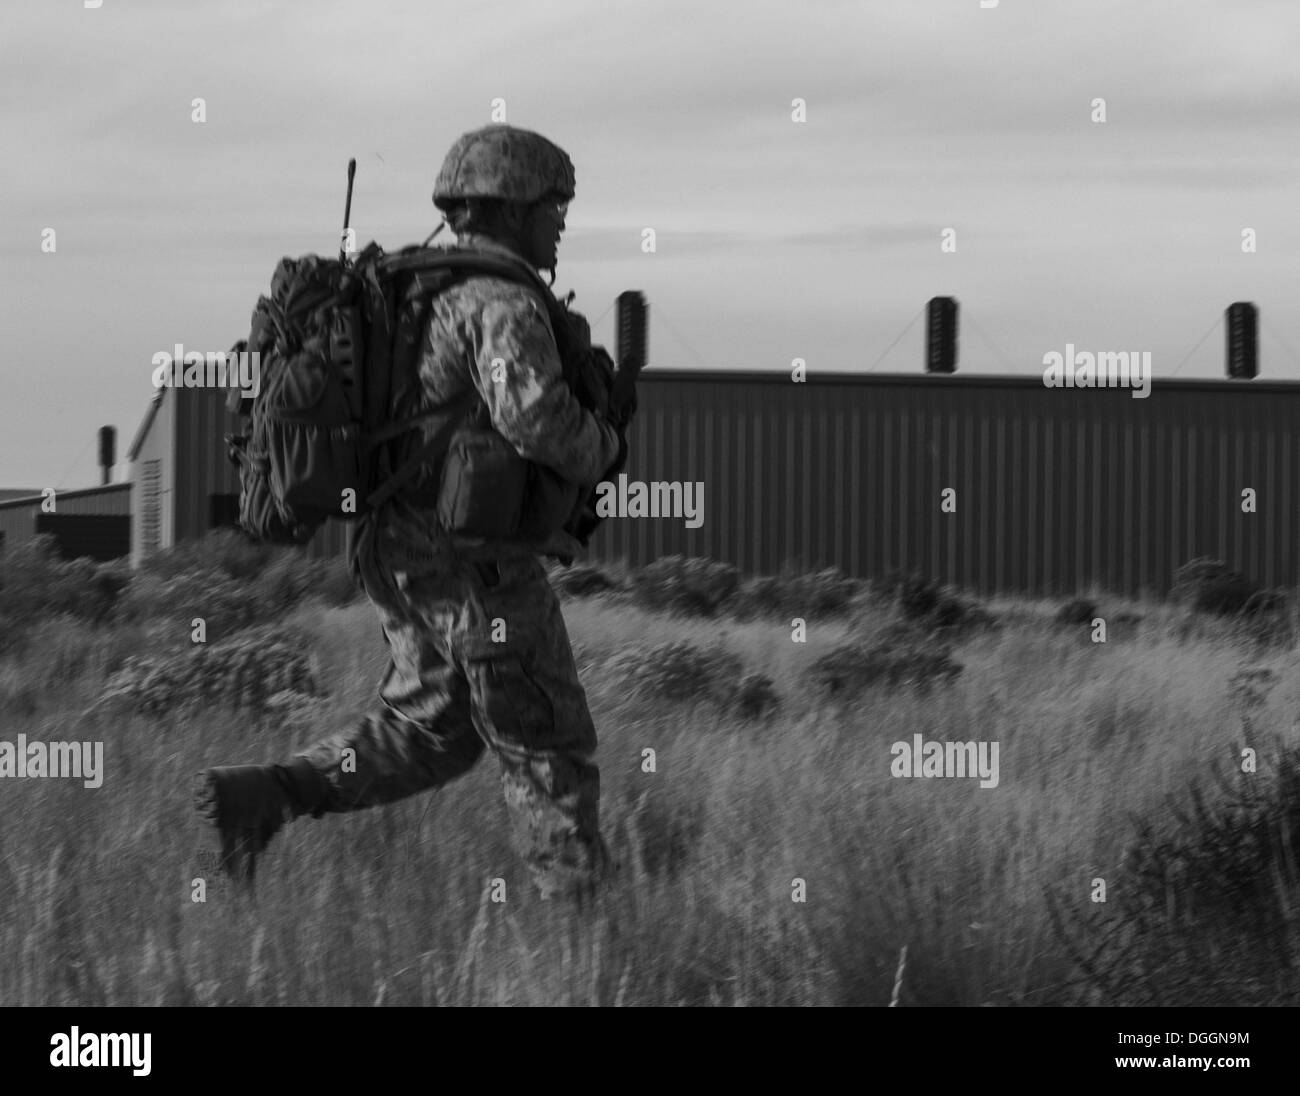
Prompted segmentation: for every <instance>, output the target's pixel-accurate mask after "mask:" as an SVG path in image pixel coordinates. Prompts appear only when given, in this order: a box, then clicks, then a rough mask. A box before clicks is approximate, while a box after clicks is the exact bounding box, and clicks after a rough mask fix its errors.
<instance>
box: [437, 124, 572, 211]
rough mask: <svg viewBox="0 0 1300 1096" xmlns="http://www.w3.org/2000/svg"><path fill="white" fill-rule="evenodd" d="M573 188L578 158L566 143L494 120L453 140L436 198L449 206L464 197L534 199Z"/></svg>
mask: <svg viewBox="0 0 1300 1096" xmlns="http://www.w3.org/2000/svg"><path fill="white" fill-rule="evenodd" d="M573 193H574V179H573V161H572V160H570V159H569V157H568V154H567V153H566V152H565V151H564V149H562V148H560V147H559V146H558V145H554V144H552V143H551V142H550V141H548V140H547V139H546V138H545V137H543V136H542V135H541V134H539V133H533V132H532V131H531V130H527V129H518V128H517V127H515V126H507V125H494V126H484V127H483V128H482V129H476V130H472V131H471V132H469V133H466V134H465V135H464V136H462V137H461V138H460V139H459V140H458V141H457V142H456V143H455V144H454V145H452V146H451V151H450V152H448V153H447V158H446V159H445V160H443V162H442V170H441V171H439V172H438V181H437V182H436V183H434V185H433V204H434V205H436V206H437V207H438V208H439V209H442V210H446V209H447V208H448V207H449V206H450V205H451V204H452V203H453V202H456V201H459V200H460V199H463V198H501V199H504V200H505V201H510V202H535V201H537V199H539V198H541V197H543V196H545V195H548V194H560V195H562V196H563V197H564V198H572V197H573Z"/></svg>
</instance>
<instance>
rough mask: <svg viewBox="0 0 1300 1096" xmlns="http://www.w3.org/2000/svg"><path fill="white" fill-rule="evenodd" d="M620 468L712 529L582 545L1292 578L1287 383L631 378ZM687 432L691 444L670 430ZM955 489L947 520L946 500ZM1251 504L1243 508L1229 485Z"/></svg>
mask: <svg viewBox="0 0 1300 1096" xmlns="http://www.w3.org/2000/svg"><path fill="white" fill-rule="evenodd" d="M639 402H640V407H639V411H638V420H637V422H636V424H635V426H634V428H633V432H632V436H631V451H630V457H629V461H628V474H629V476H630V477H631V478H632V479H636V480H642V481H656V480H666V481H673V480H692V481H702V482H703V483H704V485H705V486H704V497H705V524H704V526H703V528H700V529H695V530H692V529H687V528H685V525H684V522H683V521H682V520H681V519H679V518H664V517H660V518H628V517H623V518H614V519H611V520H610V521H608V522H607V523H606V524H605V525H604V526H603V527H602V529H601V530H600V531H599V532H598V533H597V534H596V536H595V537H594V538H593V543H592V553H591V555H592V557H593V558H594V559H597V560H600V559H607V560H612V559H625V560H627V561H628V562H629V563H631V564H633V565H635V566H640V565H644V564H645V563H648V562H650V561H651V560H653V559H655V558H656V557H658V556H660V555H665V554H670V553H671V554H681V555H698V556H709V557H712V558H714V559H722V560H727V561H730V562H733V563H735V564H737V565H738V566H739V567H740V568H741V570H742V571H745V572H747V573H759V572H766V573H771V572H774V571H777V570H779V569H780V568H781V567H782V566H783V565H791V566H794V567H797V568H799V569H802V570H807V569H813V568H820V567H826V566H832V565H834V566H838V567H840V568H841V569H843V570H844V571H846V572H848V573H849V574H852V575H856V576H861V577H867V576H871V575H878V574H882V573H884V572H886V571H889V570H893V569H896V568H902V569H907V570H916V571H919V572H921V573H923V574H925V575H929V576H933V577H936V578H941V579H943V580H945V581H948V582H952V583H955V584H958V585H961V586H965V587H968V588H972V589H975V590H979V591H981V592H984V593H989V592H993V591H995V590H1018V591H1023V592H1027V593H1035V594H1051V595H1064V594H1067V593H1072V592H1075V591H1081V590H1087V589H1089V588H1098V589H1112V590H1117V591H1124V592H1128V593H1138V592H1140V591H1142V590H1144V589H1145V590H1149V591H1151V592H1153V593H1163V592H1166V591H1167V590H1168V589H1169V587H1170V585H1171V584H1172V579H1173V573H1174V571H1175V570H1176V568H1177V567H1179V566H1180V565H1181V564H1183V563H1185V562H1186V561H1188V560H1189V559H1192V558H1194V557H1196V556H1200V555H1208V556H1213V557H1216V558H1221V559H1224V560H1226V561H1227V562H1228V563H1229V564H1230V565H1231V566H1233V567H1236V568H1238V569H1240V570H1242V571H1244V572H1246V573H1247V574H1249V575H1250V576H1252V577H1254V578H1256V579H1258V580H1260V581H1262V582H1265V583H1267V584H1269V585H1294V584H1297V582H1300V568H1298V566H1297V559H1296V555H1295V551H1294V548H1293V546H1294V545H1295V543H1296V536H1297V533H1300V512H1298V511H1300V507H1298V506H1297V503H1296V500H1295V499H1294V494H1293V487H1294V468H1293V462H1294V461H1295V460H1296V459H1297V457H1298V456H1300V445H1298V444H1297V439H1296V434H1297V432H1298V431H1300V385H1297V384H1294V383H1290V382H1271V381H1259V380H1254V381H1229V380H1222V381H1181V382H1180V381H1177V380H1173V381H1163V382H1162V381H1156V382H1155V383H1154V385H1153V388H1152V391H1151V394H1150V396H1149V397H1147V398H1145V399H1134V398H1133V396H1132V393H1131V392H1129V391H1128V390H1126V389H1096V390H1093V389H1048V388H1045V387H1044V386H1043V384H1042V383H1041V381H1040V380H1039V379H1037V378H1035V377H1024V378H1019V377H1016V378H1012V377H981V376H962V375H960V374H958V375H954V376H935V375H921V374H917V375H906V376H897V375H894V376H870V375H862V376H847V375H846V376H841V377H833V376H822V377H815V378H810V379H809V380H808V381H807V382H806V383H799V384H796V383H794V382H792V381H791V380H790V378H789V376H788V375H786V374H783V373H779V374H772V375H769V376H765V375H758V374H752V373H747V374H742V375H735V376H734V377H733V376H729V375H727V374H720V373H698V372H685V371H677V370H656V371H648V372H647V373H646V374H644V383H643V384H642V386H641V393H640V401H639ZM678 432H680V434H682V435H689V436H690V437H692V438H698V439H699V441H700V444H698V445H694V444H681V443H679V444H677V445H672V444H669V440H670V439H672V438H673V437H674V436H676V434H677V433H678ZM946 488H954V489H955V490H956V493H957V494H956V504H957V508H956V512H955V513H944V512H943V510H942V509H941V505H940V504H941V498H942V496H941V492H943V490H944V489H946ZM1246 488H1253V489H1254V491H1255V492H1256V503H1255V505H1256V512H1255V513H1253V514H1251V513H1244V512H1243V511H1242V491H1243V490H1244V489H1246Z"/></svg>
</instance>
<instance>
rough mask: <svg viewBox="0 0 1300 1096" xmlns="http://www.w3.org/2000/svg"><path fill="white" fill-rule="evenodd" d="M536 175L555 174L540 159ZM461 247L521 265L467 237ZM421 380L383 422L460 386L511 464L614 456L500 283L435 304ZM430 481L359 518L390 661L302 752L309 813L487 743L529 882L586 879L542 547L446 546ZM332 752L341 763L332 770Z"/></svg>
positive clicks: (386, 789)
mask: <svg viewBox="0 0 1300 1096" xmlns="http://www.w3.org/2000/svg"><path fill="white" fill-rule="evenodd" d="M507 128H508V127H489V130H488V131H480V132H488V133H489V134H490V135H492V136H494V137H495V138H499V140H498V142H497V143H498V145H499V144H500V143H501V140H504V141H506V142H507V143H508V142H509V140H510V137H509V135H508V134H507V135H502V134H500V133H499V132H497V133H494V132H493V131H499V130H504V129H507ZM514 132H516V133H517V132H518V131H514ZM467 136H472V135H467ZM464 141H465V139H462V142H461V143H464ZM459 144H460V143H458V146H457V148H459ZM527 147H529V148H533V147H536V146H534V145H529V146H527ZM551 147H554V146H551ZM457 148H453V150H452V154H450V155H449V157H448V165H449V166H454V164H455V163H456V162H457V161H456V156H457ZM489 151H491V149H490V148H489ZM556 151H557V152H558V150H556ZM481 152H482V150H481V149H479V148H478V146H474V145H471V149H470V153H469V154H467V155H462V156H461V158H460V161H459V163H460V164H461V166H462V167H464V166H465V165H467V164H468V165H469V166H470V167H474V166H475V165H476V164H477V163H478V159H479V155H480V153H481ZM559 155H560V156H563V153H559ZM485 162H486V161H485ZM564 162H565V163H567V157H564ZM447 170H448V169H447V167H444V173H446V171H447ZM547 170H549V171H551V173H552V175H553V174H554V172H555V170H557V169H556V165H555V164H550V165H549V167H548V168H547ZM569 171H570V174H569V178H570V180H571V179H572V174H571V168H570V169H569ZM469 174H470V176H471V181H473V180H475V179H478V178H479V176H478V175H475V174H474V172H472V171H471V172H470V173H469ZM441 182H442V179H441V177H440V183H441ZM435 193H436V192H435ZM459 243H461V244H462V245H470V246H473V247H476V248H481V249H483V250H486V251H493V252H495V253H498V254H503V255H508V256H511V257H513V258H515V259H519V258H520V256H518V255H516V254H515V253H514V252H513V251H511V250H510V249H509V248H507V247H505V246H504V245H502V244H499V243H496V242H494V241H492V240H490V239H488V238H486V237H483V236H477V235H472V234H470V235H467V236H465V237H462V238H461V239H460V241H459ZM494 361H496V362H497V366H498V369H497V377H496V378H495V379H494V377H493V373H494ZM420 379H421V398H422V405H421V406H420V407H417V408H405V409H402V408H398V409H395V411H396V412H397V413H399V414H408V413H411V412H412V411H421V410H426V409H436V408H438V407H441V406H445V405H449V404H452V403H453V402H454V401H456V400H457V399H461V398H464V397H465V396H466V394H467V393H468V391H469V388H470V386H472V387H473V389H474V390H475V391H476V392H477V394H478V397H479V399H481V401H482V404H485V405H486V407H487V410H488V412H489V413H490V416H491V421H492V425H493V426H494V427H495V429H496V430H497V431H498V432H500V433H501V434H502V436H504V437H505V438H506V439H507V440H508V441H509V442H510V443H511V444H512V445H513V446H514V448H515V449H516V450H517V451H518V452H519V453H520V455H522V456H524V457H525V458H527V459H529V460H533V461H536V462H538V463H541V464H545V465H549V466H550V467H551V468H553V469H555V470H556V471H557V472H559V473H560V474H561V475H562V476H563V477H564V478H565V479H567V480H570V481H573V482H576V483H582V484H594V483H596V482H598V481H599V480H600V478H601V475H602V473H603V472H604V471H605V470H606V469H607V468H609V467H610V465H611V464H613V463H614V461H615V459H616V457H617V455H618V450H619V438H618V433H617V431H616V430H615V428H614V427H613V426H611V425H610V424H609V423H607V422H604V421H602V420H600V419H598V418H597V417H596V416H593V415H592V414H591V413H590V412H588V411H586V410H584V409H583V408H582V407H581V406H580V405H579V404H578V402H577V400H576V399H575V398H574V396H573V394H572V393H571V392H570V391H569V388H568V386H567V385H566V384H565V382H564V380H563V376H562V373H561V365H560V359H559V356H558V353H557V350H556V343H555V337H554V333H553V331H552V329H551V324H550V320H549V318H548V316H547V313H546V309H545V307H544V306H543V304H542V302H541V301H539V300H538V299H537V297H536V295H535V294H534V293H532V292H530V291H529V290H527V289H525V288H524V287H522V286H520V285H517V284H515V283H513V282H508V281H506V280H504V279H501V278H495V277H473V278H469V279H467V280H465V281H464V282H462V283H460V284H458V285H456V286H454V287H453V288H451V289H450V290H448V291H447V292H445V293H444V294H443V295H442V296H440V297H439V298H438V299H437V300H436V301H435V302H434V305H433V309H432V313H431V316H430V319H429V322H428V326H427V329H426V334H425V345H424V349H423V353H422V356H421V361H420ZM469 404H470V406H472V407H473V408H474V410H473V411H470V412H468V413H467V414H474V413H475V412H476V411H477V412H479V413H481V410H480V409H481V406H482V404H480V403H479V400H470V401H469ZM430 429H432V427H431V428H430ZM428 486H429V485H428V484H427V483H426V484H421V483H420V482H419V481H417V482H416V483H415V484H414V485H412V487H411V488H410V489H409V491H408V492H406V493H404V494H402V495H399V496H398V497H397V498H395V499H394V500H393V501H392V502H391V503H389V504H388V505H387V506H385V507H384V508H383V509H382V510H381V511H380V512H379V513H378V514H377V515H375V516H373V517H371V518H368V519H367V520H366V522H364V523H363V525H362V528H361V533H360V537H359V541H358V550H357V552H356V555H355V558H354V566H355V567H356V569H357V571H358V573H359V576H360V578H361V581H362V583H363V585H364V587H365V590H366V593H367V595H368V596H369V597H370V599H371V601H372V602H373V603H374V604H375V607H376V609H377V610H378V612H379V616H380V621H381V623H382V625H383V629H384V635H385V637H386V639H387V641H388V645H389V648H390V654H391V661H390V664H389V667H388V671H387V673H386V674H385V676H384V679H383V681H382V683H381V685H380V690H379V695H380V699H381V700H382V701H383V707H382V708H381V709H379V710H377V711H375V712H373V713H371V714H369V715H367V716H366V717H365V718H364V719H363V720H362V721H361V723H360V724H359V725H358V726H356V727H354V728H353V729H351V730H349V731H346V732H343V733H341V734H338V735H335V736H333V737H331V738H328V739H326V740H324V741H322V742H320V743H318V744H317V745H315V746H313V747H312V748H311V749H309V750H307V751H306V752H305V753H303V754H302V755H300V757H301V759H302V760H303V761H305V762H307V763H308V764H309V765H310V767H311V769H313V770H315V772H316V773H318V774H320V776H322V777H323V780H324V784H325V785H327V787H328V790H327V792H326V793H325V794H324V795H323V797H322V799H321V800H320V801H319V802H318V803H316V804H314V805H313V809H312V813H313V814H315V815H317V816H319V815H320V814H321V813H323V812H324V811H348V810H356V809H359V808H363V807H369V806H374V805H376V804H380V803H388V802H391V801H393V800H396V799H401V798H403V797H405V796H408V795H412V794H414V793H416V792H422V791H426V790H428V789H431V788H436V787H439V786H441V785H443V784H445V783H447V782H448V781H449V780H452V779H454V778H455V777H457V776H459V775H461V774H462V773H464V772H465V771H467V770H468V769H469V768H470V767H471V766H472V765H473V764H474V763H475V762H476V761H477V760H478V758H479V757H480V755H481V754H482V753H483V751H484V749H485V747H491V749H492V751H493V752H494V753H495V754H496V755H497V759H498V761H499V763H500V766H501V776H502V782H503V784H504V788H505V797H506V803H507V806H508V807H509V811H510V814H511V817H512V821H513V823H514V827H515V833H516V840H517V843H518V845H519V847H520V851H521V853H522V854H523V856H524V858H525V860H526V862H527V863H528V865H529V867H530V869H531V870H532V872H533V875H534V878H535V879H536V881H537V884H538V886H539V888H540V889H541V891H542V892H543V894H548V895H549V894H551V893H554V892H557V891H568V890H570V889H573V888H575V887H577V886H580V885H581V884H583V883H584V882H586V881H587V880H589V879H590V878H591V877H592V875H593V874H595V873H596V872H598V870H599V868H600V867H601V866H602V863H603V859H604V846H603V842H602V841H601V839H600V837H599V833H598V829H597V807H598V800H599V794H600V775H599V770H598V769H597V768H596V766H595V765H594V764H592V762H591V760H590V759H591V755H592V753H593V751H594V750H595V747H596V733H595V728H594V726H593V725H592V720H591V714H590V712H589V711H588V708H587V700H586V694H585V692H584V691H583V688H582V686H581V684H580V683H579V681H578V675H577V670H576V667H575V666H574V662H573V654H572V651H571V649H570V646H569V638H568V634H567V632H566V630H565V626H564V619H563V617H562V615H561V612H560V607H559V604H558V602H557V600H556V597H555V594H554V592H553V591H552V590H551V587H550V583H549V582H548V580H547V577H546V573H545V570H544V568H543V567H542V564H541V563H540V562H539V560H538V558H537V554H536V553H537V552H538V551H539V550H540V551H548V550H550V549H551V548H554V547H555V546H556V545H554V544H551V543H550V542H548V543H547V544H546V545H531V546H530V545H520V544H509V543H501V542H487V541H482V540H479V541H470V540H465V539H463V538H456V537H452V536H451V535H449V534H448V533H447V532H446V531H445V530H443V529H442V528H441V527H440V526H439V524H438V523H437V521H436V519H435V514H434V510H433V508H432V506H429V505H427V504H420V503H416V502H413V501H411V500H412V499H413V498H417V497H420V496H421V494H422V493H423V495H424V497H425V498H427V497H428V491H427V488H428ZM560 536H561V538H562V539H567V538H564V537H563V535H562V534H561V535H560ZM565 547H567V546H565ZM345 750H351V751H354V753H353V754H350V755H345V754H344V751H345ZM345 757H348V758H355V763H354V764H353V763H351V762H350V763H348V764H343V761H344V758H345ZM348 770H355V771H348Z"/></svg>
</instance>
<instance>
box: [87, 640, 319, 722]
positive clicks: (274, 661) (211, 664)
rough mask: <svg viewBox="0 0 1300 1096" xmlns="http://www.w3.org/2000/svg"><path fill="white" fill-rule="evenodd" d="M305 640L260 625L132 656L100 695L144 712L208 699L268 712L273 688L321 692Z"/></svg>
mask: <svg viewBox="0 0 1300 1096" xmlns="http://www.w3.org/2000/svg"><path fill="white" fill-rule="evenodd" d="M309 644H310V641H309V639H308V638H307V637H306V636H305V635H303V634H301V633H296V632H291V631H285V630H282V629H271V628H266V627H261V628H250V629H248V630H246V631H243V632H240V633H238V634H237V635H235V636H233V637H231V638H230V639H229V640H227V641H225V642H223V643H213V644H211V645H208V644H198V645H195V646H194V647H192V648H188V649H183V650H181V651H179V652H177V653H175V654H169V655H160V656H157V657H153V658H149V657H143V656H139V655H132V656H129V657H128V658H127V659H126V660H125V662H124V663H123V664H122V667H121V669H119V670H118V671H117V672H116V673H115V674H113V675H112V677H110V678H109V681H108V683H107V685H106V686H105V688H104V692H103V694H102V695H101V697H100V700H101V701H103V702H109V701H119V702H124V703H126V704H127V705H129V706H130V707H132V708H133V709H135V710H136V711H138V712H142V713H144V714H145V715H161V714H164V713H166V712H170V711H173V710H182V711H183V710H186V709H189V708H192V707H194V706H199V705H209V704H229V705H231V706H233V707H243V708H251V709H254V710H257V711H267V710H269V708H268V701H270V700H271V698H273V697H275V696H276V694H277V693H282V692H290V693H294V694H299V695H301V696H305V697H313V696H320V695H322V690H321V689H320V686H319V683H318V680H317V677H316V674H315V672H314V670H313V668H312V665H311V662H310V660H309V658H308V656H307V655H306V654H304V653H303V652H304V651H306V650H307V649H308V648H309ZM279 703H281V701H277V704H279Z"/></svg>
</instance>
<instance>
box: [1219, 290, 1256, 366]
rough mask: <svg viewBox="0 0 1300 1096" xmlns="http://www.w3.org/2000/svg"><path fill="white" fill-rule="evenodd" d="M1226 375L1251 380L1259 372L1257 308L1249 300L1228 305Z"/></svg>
mask: <svg viewBox="0 0 1300 1096" xmlns="http://www.w3.org/2000/svg"><path fill="white" fill-rule="evenodd" d="M1224 327H1225V328H1226V329H1227V334H1228V345H1227V363H1228V376H1229V377H1234V378H1236V379H1238V380H1247V381H1248V380H1252V379H1253V378H1254V377H1255V376H1256V375H1257V374H1258V373H1259V309H1258V308H1256V307H1255V306H1254V305H1253V304H1251V303H1250V302H1249V301H1237V302H1235V303H1234V304H1230V305H1228V311H1227V315H1226V322H1225V323H1224Z"/></svg>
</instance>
